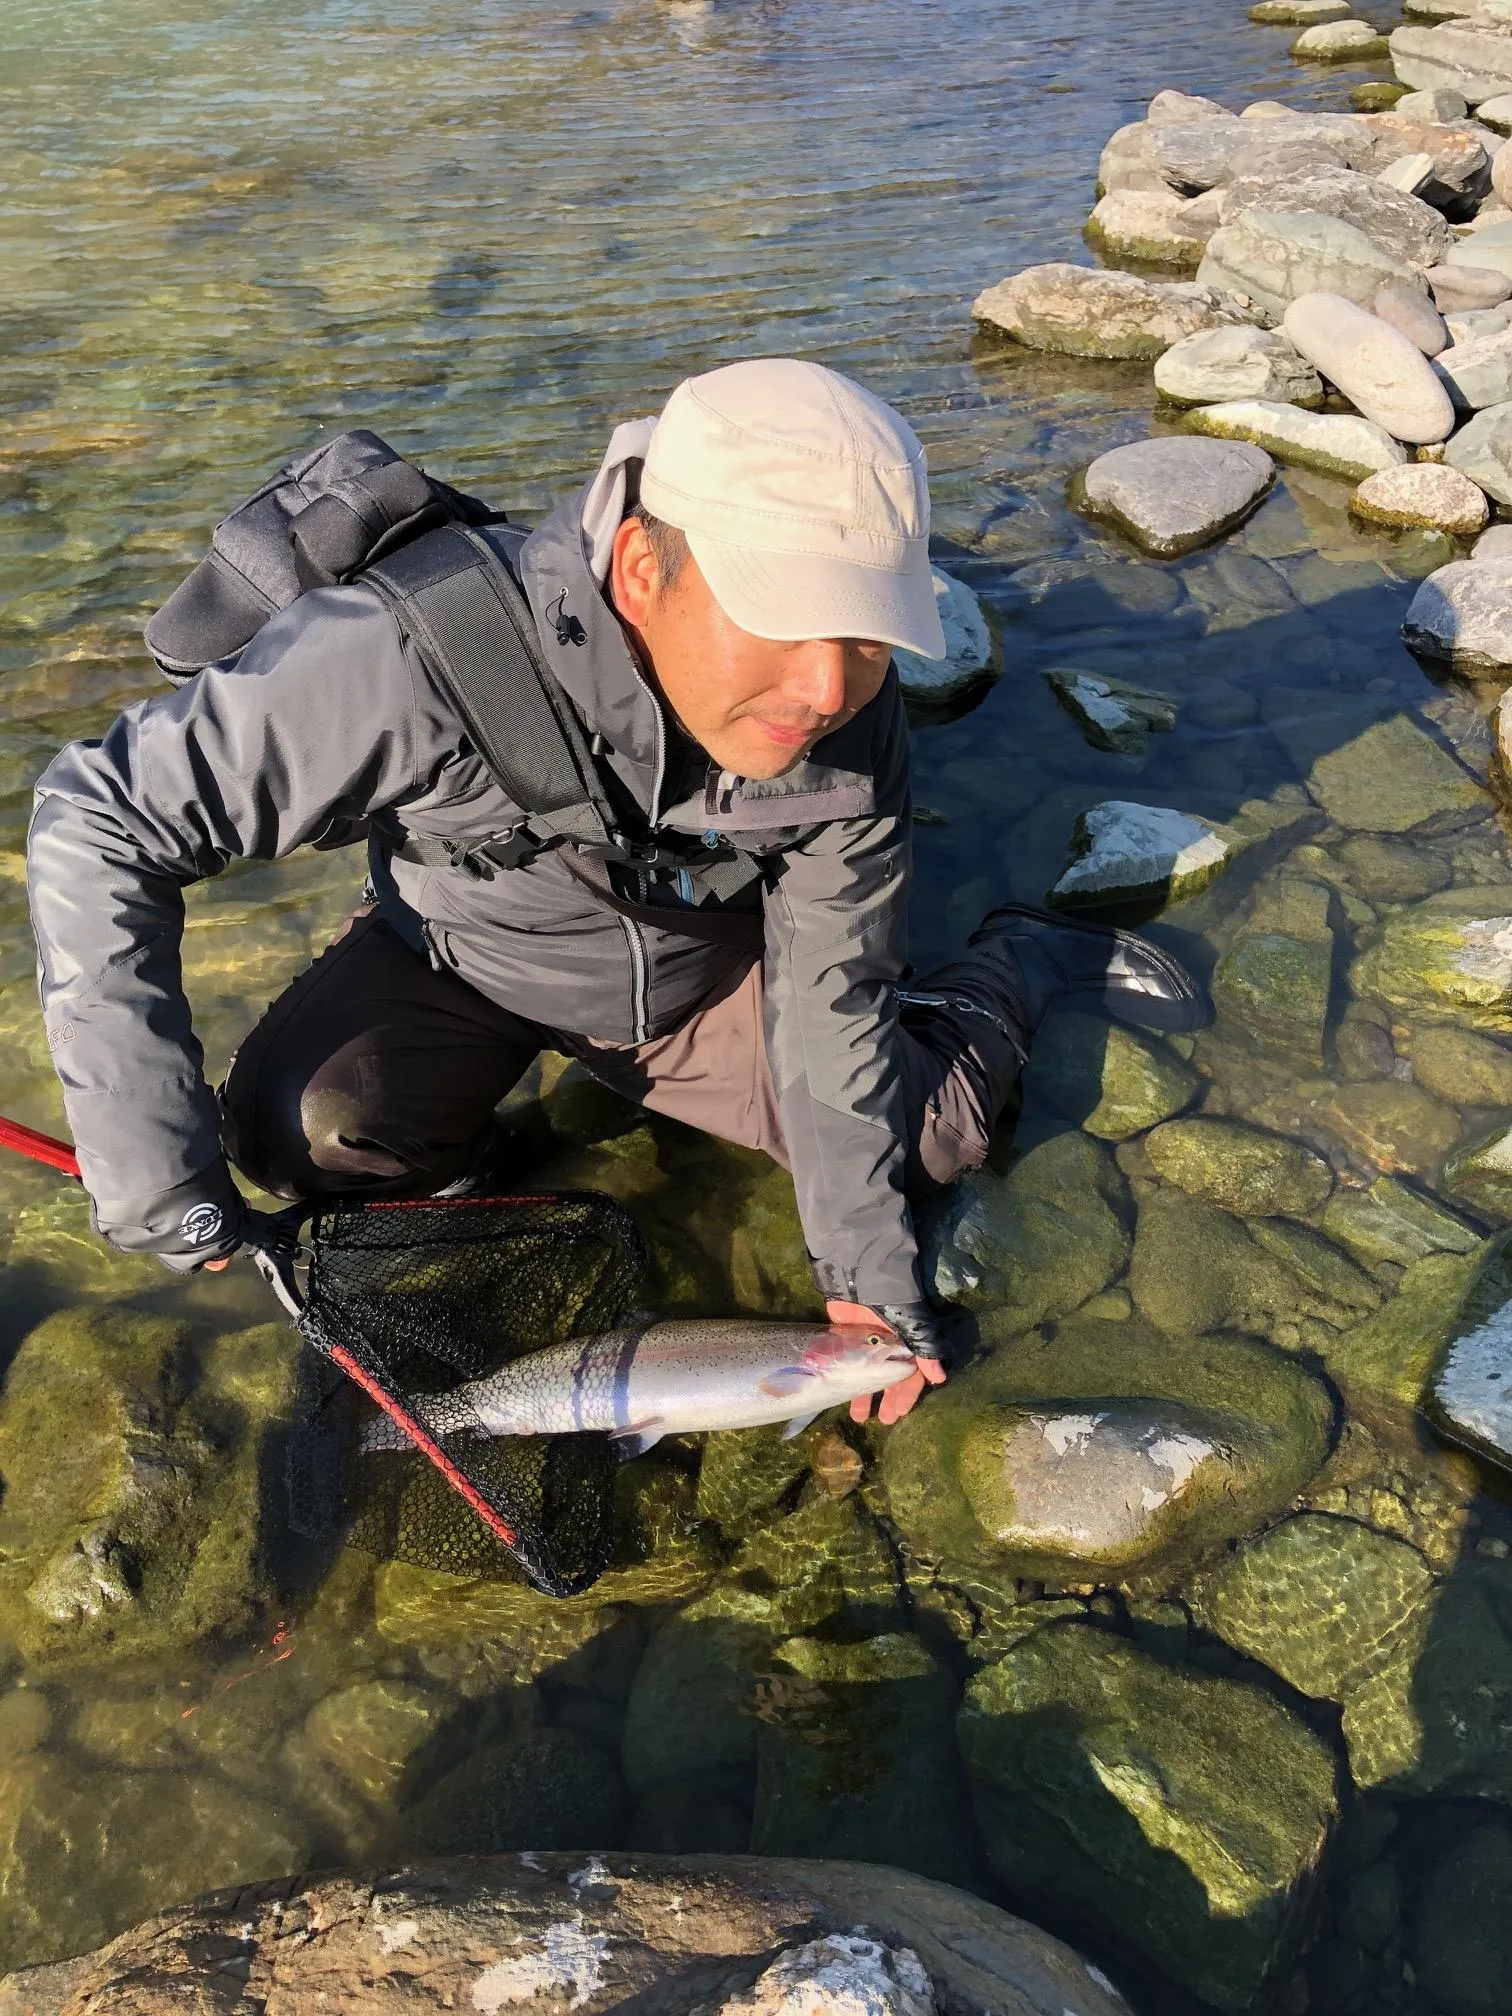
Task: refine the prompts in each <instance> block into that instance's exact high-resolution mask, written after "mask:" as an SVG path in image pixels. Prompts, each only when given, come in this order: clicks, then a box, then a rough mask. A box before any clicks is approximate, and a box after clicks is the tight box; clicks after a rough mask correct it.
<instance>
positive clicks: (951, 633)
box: [893, 567, 995, 700]
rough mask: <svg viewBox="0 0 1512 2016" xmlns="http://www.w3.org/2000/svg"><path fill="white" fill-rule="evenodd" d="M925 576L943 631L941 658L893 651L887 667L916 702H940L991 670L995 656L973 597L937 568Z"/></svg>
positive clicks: (961, 582)
mask: <svg viewBox="0 0 1512 2016" xmlns="http://www.w3.org/2000/svg"><path fill="white" fill-rule="evenodd" d="M929 572H930V579H931V580H932V581H933V582H934V591H935V607H936V608H937V609H938V610H939V612H940V624H941V627H942V628H943V630H944V632H945V656H944V657H943V658H921V657H920V656H919V654H918V652H917V651H903V650H895V651H894V652H893V663H894V665H896V666H897V668H898V678H899V681H900V682H901V684H902V687H903V691H904V692H905V693H912V694H913V695H914V696H915V698H917V699H921V700H945V699H949V698H950V696H951V695H952V694H954V693H959V692H960V691H961V690H962V689H963V688H964V687H966V686H970V685H971V684H972V683H973V681H975V680H977V679H980V678H982V677H983V676H984V674H986V673H988V672H990V671H992V670H993V660H994V655H995V654H994V648H993V642H992V632H991V630H989V629H988V627H987V618H986V617H985V616H984V615H983V613H982V605H981V603H980V602H979V601H978V600H977V597H976V594H975V592H974V591H973V590H972V589H970V588H968V587H967V585H966V583H965V582H964V581H958V580H957V579H956V577H955V576H954V575H953V574H947V573H945V571H944V570H943V568H940V567H931V568H930V570H929Z"/></svg>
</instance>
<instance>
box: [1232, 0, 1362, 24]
mask: <svg viewBox="0 0 1512 2016" xmlns="http://www.w3.org/2000/svg"><path fill="white" fill-rule="evenodd" d="M1348 12H1349V8H1348V6H1347V4H1346V0H1255V5H1254V6H1253V7H1251V8H1249V9H1248V13H1249V18H1250V20H1251V21H1259V22H1262V23H1263V24H1264V25H1265V26H1266V27H1282V28H1284V27H1293V26H1303V27H1306V26H1308V25H1310V24H1312V23H1315V22H1319V21H1342V20H1343V19H1344V17H1345V16H1346V15H1347V14H1348Z"/></svg>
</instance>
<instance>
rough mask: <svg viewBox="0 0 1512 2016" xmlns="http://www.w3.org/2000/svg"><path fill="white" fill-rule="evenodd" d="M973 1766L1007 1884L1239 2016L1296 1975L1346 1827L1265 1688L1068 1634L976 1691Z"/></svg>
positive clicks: (1051, 1636) (1031, 1649) (1328, 1775)
mask: <svg viewBox="0 0 1512 2016" xmlns="http://www.w3.org/2000/svg"><path fill="white" fill-rule="evenodd" d="M960 1740H961V1751H962V1755H963V1757H964V1759H965V1762H966V1769H967V1772H968V1774H969V1775H970V1778H971V1780H972V1789H973V1793H974V1796H975V1798H976V1802H977V1819H978V1824H979V1825H980V1827H981V1830H982V1836H983V1839H984V1841H985V1843H986V1847H987V1853H988V1857H989V1859H990V1860H991V1862H992V1864H993V1867H994V1868H995V1869H996V1870H997V1872H998V1874H999V1875H1000V1876H1001V1877H1002V1878H1003V1880H1004V1881H1005V1882H1006V1883H1007V1884H1009V1885H1010V1886H1011V1888H1012V1889H1013V1890H1014V1892H1015V1893H1016V1894H1020V1895H1029V1896H1034V1897H1039V1898H1042V1899H1044V1900H1045V1901H1046V1902H1047V1903H1053V1904H1054V1905H1055V1906H1056V1907H1057V1908H1059V1909H1062V1910H1071V1911H1074V1912H1076V1913H1077V1914H1079V1915H1080V1916H1082V1917H1084V1918H1085V1919H1087V1920H1089V1921H1090V1922H1092V1923H1095V1924H1098V1925H1099V1926H1101V1927H1102V1928H1103V1929H1104V1930H1105V1931H1106V1932H1107V1933H1110V1934H1111V1935H1113V1936H1114V1937H1116V1938H1119V1939H1124V1940H1127V1941H1128V1942H1129V1943H1130V1944H1131V1945H1133V1946H1135V1947H1136V1948H1137V1949H1139V1950H1140V1951H1141V1952H1143V1953H1144V1954H1145V1955H1146V1956H1147V1958H1148V1959H1149V1960H1150V1962H1151V1963H1152V1965H1154V1966H1156V1967H1158V1968H1159V1969H1160V1970H1161V1972H1162V1973H1165V1974H1170V1975H1174V1976H1175V1977H1176V1978H1177V1979H1178V1980H1180V1981H1181V1982H1182V1984H1183V1985H1184V1986H1186V1987H1188V1988H1190V1989H1191V1990H1193V1992H1195V1993H1196V1994H1198V1995H1201V1996H1202V1997H1204V1998H1205V1999H1206V2000H1207V2001H1209V2002H1212V2003H1215V2004H1216V2005H1217V2006H1218V2007H1219V2008H1220V2009H1224V2010H1230V2011H1234V2012H1236V2016H1238V2012H1240V2011H1244V2010H1247V2009H1250V2008H1251V2007H1253V2006H1254V2002H1255V1998H1256V1997H1257V1995H1258V1994H1259V1993H1260V1992H1261V1990H1262V1988H1263V1985H1264V1983H1265V1982H1266V1981H1267V1979H1269V1978H1270V1977H1271V1976H1272V1975H1273V1974H1274V1973H1275V1972H1276V1971H1277V1970H1278V1969H1279V1968H1280V1967H1282V1966H1284V1965H1285V1964H1286V1963H1287V1961H1288V1960H1289V1959H1290V1958H1291V1955H1292V1953H1293V1951H1294V1950H1295V1947H1296V1945H1297V1944H1298V1943H1299V1941H1300V1939H1301V1937H1302V1934H1303V1930H1304V1927H1305V1925H1306V1922H1307V1915H1308V1906H1309V1900H1310V1897H1311V1893H1312V1891H1313V1889H1314V1887H1315V1885H1316V1881H1317V1875H1318V1869H1319V1865H1320V1863H1321V1860H1322V1856H1323V1852H1324V1849H1325V1848H1326V1846H1327V1843H1328V1839H1329V1834H1330V1831H1331V1829H1332V1826H1333V1821H1334V1817H1335V1812H1336V1805H1335V1796H1334V1784H1333V1760H1332V1757H1331V1755H1330V1753H1329V1751H1328V1750H1327V1748H1326V1746H1325V1745H1324V1744H1323V1743H1322V1742H1321V1741H1320V1740H1319V1738H1318V1737H1316V1736H1314V1735H1313V1734H1312V1732H1311V1731H1310V1730H1309V1729H1307V1728H1306V1726H1305V1725H1304V1724H1303V1723H1302V1722H1301V1721H1300V1720H1298V1719H1297V1718H1296V1717H1295V1716H1293V1715H1291V1714H1289V1713H1288V1712H1287V1710H1286V1709H1284V1708H1282V1707H1281V1706H1280V1705H1279V1704H1278V1703H1277V1702H1275V1701H1273V1700H1272V1699H1271V1697H1270V1696H1269V1695H1268V1694H1266V1693H1264V1692H1263V1691H1262V1690H1261V1689H1260V1688H1258V1687H1251V1686H1248V1685H1246V1684H1244V1683H1242V1682H1240V1681H1235V1680H1220V1679H1215V1678H1212V1677H1211V1676H1209V1675H1207V1674H1202V1673H1199V1672H1197V1671H1195V1670H1194V1669H1192V1668H1189V1667H1180V1666H1174V1665H1168V1664H1167V1663H1166V1662H1165V1661H1164V1660H1162V1659H1158V1658H1156V1657H1154V1656H1152V1655H1151V1654H1150V1653H1148V1652H1142V1651H1140V1650H1138V1649H1136V1647H1134V1646H1133V1645H1130V1644H1128V1643H1126V1642H1125V1641H1124V1640H1122V1639H1118V1638H1114V1637H1112V1636H1110V1635H1109V1634H1107V1633H1105V1632H1102V1631H1096V1630H1093V1629H1090V1628H1089V1627H1088V1626H1086V1625H1083V1624H1059V1625H1053V1626H1051V1627H1050V1628H1049V1629H1047V1630H1044V1631H1038V1632H1035V1633H1034V1635H1033V1636H1032V1637H1029V1638H1027V1639H1025V1640H1024V1641H1023V1643H1022V1644H1020V1645H1018V1646H1015V1647H1014V1648H1013V1650H1012V1651H1010V1652H1009V1653H1007V1654H1006V1656H1005V1657H1004V1658H1003V1659H1002V1660H1000V1661H999V1663H998V1664H997V1665H995V1666H990V1667H988V1668H987V1669H986V1670H985V1671H984V1672H982V1673H980V1674H978V1675H977V1677H976V1679H975V1680H973V1681H972V1683H971V1685H970V1687H969V1688H968V1690H967V1698H966V1704H965V1706H964V1707H963V1709H962V1711H961V1721H960Z"/></svg>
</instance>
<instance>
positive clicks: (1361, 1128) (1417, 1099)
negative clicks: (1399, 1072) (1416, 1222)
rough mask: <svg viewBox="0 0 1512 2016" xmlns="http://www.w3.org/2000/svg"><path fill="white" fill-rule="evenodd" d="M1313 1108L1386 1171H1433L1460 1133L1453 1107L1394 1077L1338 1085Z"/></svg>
mask: <svg viewBox="0 0 1512 2016" xmlns="http://www.w3.org/2000/svg"><path fill="white" fill-rule="evenodd" d="M1316 1111H1317V1113H1318V1117H1319V1118H1320V1119H1321V1120H1322V1121H1323V1122H1324V1124H1325V1125H1327V1126H1328V1127H1330V1128H1331V1129H1332V1130H1333V1132H1334V1133H1335V1134H1337V1135H1338V1136H1339V1138H1340V1139H1341V1140H1342V1141H1343V1142H1344V1144H1345V1146H1346V1148H1348V1149H1351V1150H1352V1151H1353V1152H1354V1154H1355V1155H1357V1156H1358V1157H1359V1158H1360V1159H1361V1160H1362V1161H1364V1162H1368V1163H1370V1164H1372V1165H1373V1167H1375V1168H1377V1169H1384V1170H1386V1171H1388V1172H1396V1171H1400V1172H1407V1173H1417V1174H1426V1175H1429V1176H1432V1174H1433V1173H1434V1172H1435V1171H1436V1170H1437V1169H1438V1166H1439V1164H1440V1163H1441V1162H1442V1161H1443V1159H1444V1156H1445V1155H1446V1154H1447V1153H1448V1151H1449V1148H1450V1147H1451V1145H1452V1144H1453V1142H1454V1140H1455V1137H1456V1136H1457V1135H1458V1133H1459V1116H1458V1115H1457V1114H1456V1113H1455V1111H1454V1109H1453V1107H1451V1106H1446V1105H1445V1104H1444V1102H1443V1100H1441V1099H1435V1098H1434V1097H1433V1095H1432V1093H1430V1092H1428V1091H1426V1090H1425V1089H1424V1087H1423V1086H1421V1085H1413V1084H1410V1083H1408V1084H1403V1083H1402V1082H1401V1081H1400V1080H1399V1079H1394V1078H1387V1079H1374V1080H1371V1081H1368V1082H1363V1083H1362V1082H1356V1083H1353V1084H1347V1085H1339V1086H1336V1087H1335V1088H1334V1090H1333V1091H1332V1092H1329V1093H1327V1094H1325V1096H1324V1097H1323V1098H1322V1099H1321V1100H1320V1101H1319V1102H1318V1105H1317V1108H1316Z"/></svg>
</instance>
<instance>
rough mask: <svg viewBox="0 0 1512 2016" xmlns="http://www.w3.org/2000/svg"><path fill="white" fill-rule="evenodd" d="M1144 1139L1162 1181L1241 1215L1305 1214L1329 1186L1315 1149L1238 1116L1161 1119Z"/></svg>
mask: <svg viewBox="0 0 1512 2016" xmlns="http://www.w3.org/2000/svg"><path fill="white" fill-rule="evenodd" d="M1144 1145H1145V1153H1146V1154H1147V1155H1148V1156H1149V1158H1150V1161H1151V1162H1152V1163H1153V1164H1154V1166H1155V1169H1156V1170H1157V1172H1158V1173H1159V1174H1160V1175H1161V1176H1163V1177H1164V1178H1165V1180H1166V1181H1167V1182H1168V1183H1174V1184H1175V1185H1176V1186H1177V1188H1178V1189H1181V1190H1185V1191H1186V1193H1187V1195H1188V1196H1190V1197H1203V1198H1206V1200H1207V1201H1208V1202H1209V1203H1210V1204H1221V1205H1222V1206H1223V1208H1224V1210H1226V1211H1235V1212H1238V1213H1239V1215H1240V1216H1241V1217H1247V1218H1269V1217H1274V1216H1275V1215H1277V1214H1278V1213H1284V1214H1289V1215H1292V1216H1296V1217H1305V1216H1306V1215H1307V1214H1308V1213H1309V1212H1311V1211H1315V1210H1316V1209H1317V1208H1318V1206H1319V1205H1320V1204H1322V1203H1323V1201H1324V1199H1325V1198H1326V1197H1327V1196H1328V1193H1329V1192H1330V1190H1332V1189H1333V1171H1332V1170H1331V1169H1330V1168H1329V1166H1328V1164H1327V1163H1326V1162H1325V1161H1324V1160H1323V1158H1322V1157H1321V1156H1320V1155H1315V1154H1314V1153H1313V1151H1312V1150H1311V1149H1310V1148H1307V1147H1304V1145H1303V1144H1302V1143H1301V1142H1300V1141H1289V1140H1287V1139H1286V1138H1285V1137H1284V1136H1282V1135H1277V1134H1265V1133H1262V1132H1261V1131H1260V1129H1258V1128H1255V1127H1247V1126H1245V1125H1244V1124H1243V1123H1242V1122H1241V1121H1238V1120H1219V1119H1190V1120H1167V1121H1165V1122H1163V1124H1162V1125H1160V1126H1158V1127H1157V1128H1156V1129H1155V1130H1154V1132H1153V1133H1152V1134H1150V1135H1149V1136H1148V1137H1147V1138H1146V1141H1145V1144H1144Z"/></svg>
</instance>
